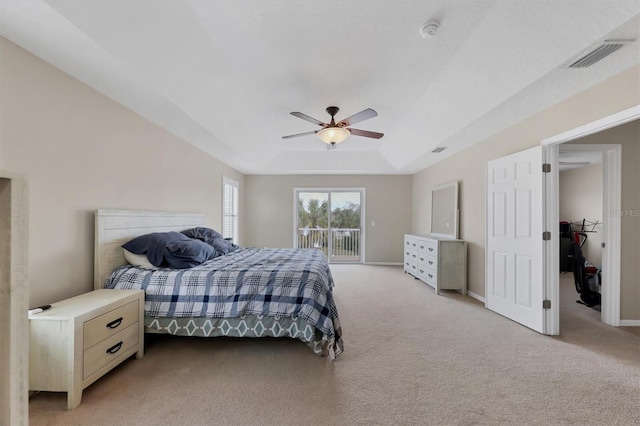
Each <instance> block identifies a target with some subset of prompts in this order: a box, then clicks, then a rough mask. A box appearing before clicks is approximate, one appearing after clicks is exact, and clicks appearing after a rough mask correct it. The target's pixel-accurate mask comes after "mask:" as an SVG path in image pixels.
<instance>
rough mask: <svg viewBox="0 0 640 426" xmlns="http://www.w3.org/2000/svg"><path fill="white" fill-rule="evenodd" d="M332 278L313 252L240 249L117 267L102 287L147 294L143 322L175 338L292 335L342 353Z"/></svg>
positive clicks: (322, 259)
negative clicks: (180, 265) (186, 263)
mask: <svg viewBox="0 0 640 426" xmlns="http://www.w3.org/2000/svg"><path fill="white" fill-rule="evenodd" d="M333 287H334V282H333V277H332V276H331V271H330V269H329V265H328V263H327V261H326V258H325V257H324V254H323V253H322V252H320V251H318V250H315V249H262V248H260V249H259V248H247V249H239V250H236V251H234V252H231V253H229V254H227V255H225V256H220V257H217V258H214V259H212V260H209V261H207V262H205V263H203V264H201V265H198V266H195V267H193V268H189V269H169V268H160V269H157V270H151V269H143V268H139V267H134V266H131V265H126V266H123V267H120V268H118V269H116V270H115V271H113V272H112V273H111V275H110V276H109V277H108V278H107V280H106V283H105V288H115V289H142V290H144V291H145V325H147V326H148V327H150V328H152V329H155V330H157V331H161V332H166V333H170V334H177V335H194V336H233V337H264V336H271V337H283V336H288V337H293V338H297V339H300V340H302V341H304V342H305V343H307V344H308V345H309V346H310V347H311V348H312V349H313V350H314V352H316V353H318V354H321V355H330V356H331V357H332V358H333V357H335V356H337V355H339V354H340V353H341V352H342V351H343V341H342V329H341V326H340V320H339V317H338V311H337V308H336V306H335V302H334V299H333Z"/></svg>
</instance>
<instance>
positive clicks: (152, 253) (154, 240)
mask: <svg viewBox="0 0 640 426" xmlns="http://www.w3.org/2000/svg"><path fill="white" fill-rule="evenodd" d="M181 240H182V241H185V240H189V237H187V236H186V235H183V234H181V233H180V232H153V233H151V234H145V235H141V236H139V237H136V238H134V239H133V240H131V241H128V242H126V243H125V244H123V245H122V248H124V249H127V250H129V251H130V252H131V253H135V254H146V255H147V259H149V262H151V264H152V265H154V266H165V265H163V261H164V254H165V249H166V248H167V244H169V243H171V242H174V241H181Z"/></svg>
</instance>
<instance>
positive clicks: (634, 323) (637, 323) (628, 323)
mask: <svg viewBox="0 0 640 426" xmlns="http://www.w3.org/2000/svg"><path fill="white" fill-rule="evenodd" d="M620 327H640V320H620Z"/></svg>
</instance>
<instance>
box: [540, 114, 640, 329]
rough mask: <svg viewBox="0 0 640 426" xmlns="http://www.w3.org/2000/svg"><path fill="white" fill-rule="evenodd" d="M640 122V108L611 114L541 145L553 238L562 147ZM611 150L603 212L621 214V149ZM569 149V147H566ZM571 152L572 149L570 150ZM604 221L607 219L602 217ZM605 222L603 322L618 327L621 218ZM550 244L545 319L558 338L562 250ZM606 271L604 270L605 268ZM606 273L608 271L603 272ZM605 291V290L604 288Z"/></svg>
mask: <svg viewBox="0 0 640 426" xmlns="http://www.w3.org/2000/svg"><path fill="white" fill-rule="evenodd" d="M638 118H640V105H636V106H633V107H631V108H627V109H625V110H623V111H620V112H617V113H615V114H611V115H609V116H607V117H604V118H601V119H599V120H595V121H593V122H591V123H587V124H585V125H583V126H580V127H576V128H575V129H571V130H568V131H566V132H563V133H560V134H558V135H555V136H552V137H550V138H546V139H544V140H542V141H541V142H540V144H541V145H542V147H543V153H544V158H545V161H546V162H547V163H549V164H551V173H548V174H547V175H548V176H547V178H546V184H545V195H544V203H545V207H544V209H545V218H544V223H545V225H546V229H547V230H548V231H550V232H551V234H552V236H553V235H558V234H559V220H560V219H559V211H558V203H559V185H558V181H559V173H558V152H559V146H558V145H559V144H561V143H564V142H569V141H571V140H574V139H578V138H582V137H585V136H588V135H591V134H594V133H597V132H601V131H604V130H607V129H610V128H612V127H616V126H620V125H622V124H625V123H628V122H630V121H633V120H635V119H638ZM607 147H608V148H609V150H607V151H606V152H605V153H603V159H602V160H603V161H602V163H603V164H602V168H603V195H604V196H603V208H604V209H614V210H620V205H621V193H620V184H621V179H622V177H621V173H622V171H621V169H622V167H621V162H622V161H621V157H622V155H621V149H620V146H619V145H607ZM563 149H566V147H563ZM569 149H571V148H569ZM603 219H605V218H604V217H603ZM608 219H609V220H603V242H604V243H605V245H606V248H607V250H606V251H605V252H604V253H605V256H603V266H604V264H605V258H607V259H606V262H608V265H609V267H608V269H609V271H608V274H609V275H607V278H606V279H607V280H609V281H607V282H608V284H607V289H606V290H605V293H603V295H602V296H603V305H602V318H601V319H602V322H604V323H606V324H609V325H613V326H618V325H620V232H621V231H620V218H616V217H615V215H613V216H611V217H609V218H608ZM554 241H555V240H553V239H552V240H551V244H550V245H548V247H547V250H546V255H545V282H546V285H545V291H546V298H547V299H549V300H551V309H549V310H548V313H547V317H546V327H545V334H550V335H557V334H559V333H560V310H559V301H560V296H559V287H560V283H559V274H558V270H559V264H558V262H559V261H558V259H559V250H560V249H559V247H558V244H553V242H554ZM603 269H605V268H604V267H603ZM604 272H605V273H607V271H606V270H605V271H604ZM603 289H604V286H603Z"/></svg>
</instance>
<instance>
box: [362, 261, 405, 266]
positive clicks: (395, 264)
mask: <svg viewBox="0 0 640 426" xmlns="http://www.w3.org/2000/svg"><path fill="white" fill-rule="evenodd" d="M364 264H365V265H371V266H402V265H404V264H403V263H402V262H365V263H364Z"/></svg>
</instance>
